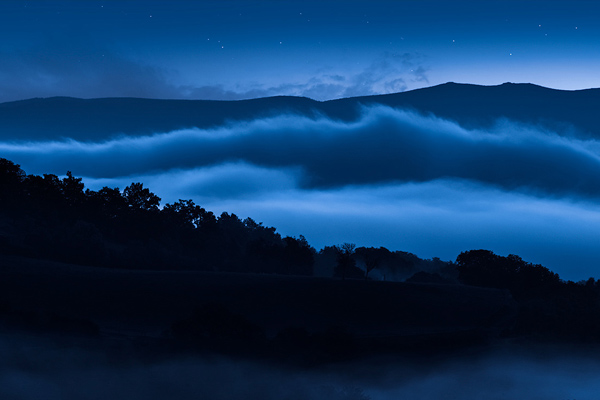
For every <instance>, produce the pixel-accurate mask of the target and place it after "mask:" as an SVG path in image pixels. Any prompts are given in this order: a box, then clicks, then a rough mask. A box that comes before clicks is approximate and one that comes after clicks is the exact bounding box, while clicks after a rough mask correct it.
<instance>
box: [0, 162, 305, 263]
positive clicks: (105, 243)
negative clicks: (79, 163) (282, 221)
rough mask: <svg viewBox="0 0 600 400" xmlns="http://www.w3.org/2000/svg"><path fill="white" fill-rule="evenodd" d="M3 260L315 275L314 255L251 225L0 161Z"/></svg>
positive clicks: (137, 190) (138, 192)
mask: <svg viewBox="0 0 600 400" xmlns="http://www.w3.org/2000/svg"><path fill="white" fill-rule="evenodd" d="M0 204H1V205H2V206H1V208H0V250H1V251H2V252H3V253H5V254H6V253H9V254H17V255H25V256H28V257H36V258H45V259H51V260H57V261H63V262H68V263H76V264H84V265H91V266H101V267H113V268H133V269H135V268H138V269H196V270H208V271H232V272H257V273H281V274H294V275H312V272H313V263H314V256H315V250H314V249H313V248H312V247H310V246H309V245H308V243H307V242H306V240H305V239H304V238H303V237H300V238H293V237H281V235H279V234H278V233H276V232H275V228H269V227H265V226H263V225H262V224H261V223H257V222H255V221H254V220H252V219H251V218H246V219H245V220H241V219H240V218H238V217H237V216H236V215H235V214H228V213H223V214H221V215H220V216H219V217H216V216H215V215H214V214H213V213H212V212H210V211H206V210H205V209H204V208H202V207H200V206H198V205H196V204H194V202H193V201H192V200H180V201H178V202H175V203H173V204H166V205H165V206H164V207H163V208H162V209H161V208H159V206H160V198H159V197H158V196H156V195H155V194H154V193H152V192H150V190H149V189H147V188H145V187H144V186H143V184H142V183H132V184H131V185H129V186H127V187H126V188H125V189H124V190H123V191H120V190H119V189H118V188H108V187H104V188H102V189H101V190H98V191H92V190H89V189H87V190H84V185H83V183H82V181H81V178H75V177H73V175H72V174H71V173H70V172H68V173H67V176H66V177H64V178H62V179H60V178H59V177H57V176H56V175H50V174H44V175H43V176H37V175H26V174H25V172H24V171H23V170H21V168H20V166H19V165H17V164H14V163H13V162H11V161H8V160H6V159H0Z"/></svg>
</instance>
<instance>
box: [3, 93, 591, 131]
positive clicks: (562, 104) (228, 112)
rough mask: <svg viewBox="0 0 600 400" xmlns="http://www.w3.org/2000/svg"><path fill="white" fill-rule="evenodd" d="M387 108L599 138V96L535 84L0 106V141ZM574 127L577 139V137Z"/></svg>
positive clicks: (347, 117)
mask: <svg viewBox="0 0 600 400" xmlns="http://www.w3.org/2000/svg"><path fill="white" fill-rule="evenodd" d="M376 104H381V105H385V106H389V107H394V108H403V109H410V110H414V111H417V112H419V113H423V114H434V115H436V116H438V117H442V118H445V119H449V120H452V121H456V122H458V123H459V124H461V125H463V126H465V127H467V128H482V127H488V126H490V125H492V124H494V123H495V121H497V120H498V119H500V118H507V119H510V120H513V121H517V122H521V123H527V124H536V125H540V126H542V127H545V128H548V129H553V130H557V131H559V132H561V133H577V134H578V135H580V136H585V137H600V129H599V128H598V126H597V119H596V110H597V108H598V105H600V89H587V90H576V91H565V90H554V89H548V88H544V87H541V86H536V85H532V84H512V83H505V84H502V85H498V86H479V85H469V84H457V83H446V84H443V85H438V86H433V87H429V88H424V89H417V90H412V91H408V92H402V93H395V94H388V95H378V96H366V97H353V98H346V99H339V100H331V101H325V102H319V101H315V100H311V99H308V98H303V97H291V96H278V97H267V98H260V99H253V100H240V101H209V100H154V99H137V98H103V99H77V98H69V97H52V98H36V99H30V100H22V101H15V102H7V103H1V104H0V140H50V139H58V138H61V137H68V138H73V139H77V140H82V141H96V140H103V139H108V138H110V137H114V136H118V135H121V134H126V135H142V134H150V133H155V132H166V131H171V130H176V129H182V128H191V127H198V128H210V127H216V126H221V125H224V124H226V123H227V122H228V121H243V120H252V119H255V118H262V117H271V116H275V115H280V114H294V115H303V116H307V117H309V118H316V117H318V116H319V115H322V116H326V117H329V118H332V119H337V120H343V121H352V120H356V119H357V118H358V117H359V116H360V109H361V106H371V105H376ZM572 128H575V130H576V132H570V131H571V130H572Z"/></svg>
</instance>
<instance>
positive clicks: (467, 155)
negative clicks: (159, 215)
mask: <svg viewBox="0 0 600 400" xmlns="http://www.w3.org/2000/svg"><path fill="white" fill-rule="evenodd" d="M571 132H573V131H571ZM574 132H575V133H576V131H574ZM0 151H1V152H2V154H3V155H4V156H5V157H7V158H9V159H12V160H14V161H15V162H17V163H19V164H21V166H22V168H23V169H25V170H26V171H27V172H28V173H34V174H41V173H54V174H57V175H64V174H65V173H66V171H68V170H69V171H72V172H73V174H74V175H75V176H82V177H84V182H85V184H86V186H87V187H89V188H91V189H93V190H98V189H100V188H101V187H103V186H109V187H119V188H121V189H122V188H124V187H125V186H127V185H129V184H130V183H131V182H138V181H139V182H143V183H144V184H145V186H146V187H149V188H150V189H151V190H152V191H153V192H155V193H156V194H158V195H159V196H160V197H161V198H162V200H163V201H162V204H163V205H164V204H165V203H167V202H173V201H176V200H178V199H193V200H194V201H195V202H196V203H197V204H200V205H202V206H203V207H205V208H206V209H208V210H211V211H214V212H215V213H217V214H218V213H220V212H223V211H227V212H233V213H236V214H238V215H239V216H241V217H247V216H250V217H252V218H253V219H255V220H257V221H261V222H263V223H264V224H265V225H268V226H275V227H276V228H277V229H278V231H279V232H281V233H282V234H285V235H292V236H297V235H300V234H303V235H305V236H306V237H307V239H308V240H309V242H310V243H311V244H312V245H313V246H315V247H317V248H320V247H322V246H325V245H333V244H336V243H341V242H344V241H350V242H355V243H357V244H358V245H365V246H386V247H388V248H390V249H397V250H404V251H411V252H414V253H416V254H418V255H420V256H422V257H440V258H442V259H447V260H453V259H454V258H455V257H456V256H457V255H458V254H459V253H460V252H461V251H464V250H469V249H475V248H490V249H493V250H494V251H496V252H498V253H500V254H509V253H513V254H519V255H521V256H522V257H524V258H526V259H528V260H530V261H531V262H534V263H541V264H543V265H544V266H546V267H548V268H550V269H552V270H554V271H556V272H558V273H559V274H560V275H561V277H563V278H564V279H573V280H581V279H586V278H587V277H589V276H594V275H596V274H597V273H596V259H597V257H598V255H599V254H598V250H597V248H596V245H595V244H596V243H597V242H598V239H599V238H600V224H598V223H597V221H598V220H599V219H600V207H598V205H597V204H596V202H597V200H598V198H599V197H600V189H599V188H600V145H599V143H598V141H597V140H595V139H590V138H583V135H581V137H579V136H578V135H577V134H570V135H565V134H562V133H561V134H558V133H555V132H553V131H549V130H548V129H547V128H540V127H536V126H532V125H524V124H517V123H512V122H510V121H508V120H499V121H498V122H497V123H496V125H495V127H493V128H489V129H483V128H482V129H475V128H471V129H466V128H463V127H461V126H460V125H459V124H457V123H455V122H451V121H448V120H444V119H441V118H437V117H435V116H424V115H421V114H417V113H413V112H408V111H404V110H399V109H393V108H388V107H383V106H374V107H369V108H363V111H362V117H361V118H359V119H358V120H357V121H354V122H342V121H339V120H334V119H329V118H326V117H318V118H309V117H305V116H298V115H291V114H289V115H280V116H277V117H271V118H264V119H255V120H250V121H241V122H240V121H237V122H233V121H232V122H229V123H228V124H226V125H225V126H221V127H217V128H213V129H184V130H177V131H172V132H164V133H154V134H148V135H145V136H121V137H118V138H107V139H106V140H104V141H97V142H82V141H77V140H74V139H65V140H60V141H45V142H41V141H28V140H22V141H16V142H15V141H4V142H0Z"/></svg>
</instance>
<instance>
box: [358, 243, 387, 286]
mask: <svg viewBox="0 0 600 400" xmlns="http://www.w3.org/2000/svg"><path fill="white" fill-rule="evenodd" d="M385 251H387V249H385ZM382 253H383V251H382V249H381V248H379V249H376V248H374V247H359V248H357V249H356V250H355V255H356V258H358V259H359V260H360V261H362V263H363V264H364V266H365V280H367V279H369V272H371V271H373V270H374V269H375V268H377V267H379V265H380V263H381V261H382Z"/></svg>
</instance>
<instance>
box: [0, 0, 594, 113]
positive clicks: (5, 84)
mask: <svg viewBox="0 0 600 400" xmlns="http://www.w3.org/2000/svg"><path fill="white" fill-rule="evenodd" d="M599 13H600V3H598V2H596V1H493V0H491V1H487V0H486V1H481V2H473V1H447V0H443V1H429V0H424V1H416V0H404V1H403V0H400V1H383V0H372V1H355V0H344V1H322V0H320V1H313V0H302V1H295V0H294V1H267V0H264V1H239V0H218V1H217V0H215V1H208V0H205V1H178V0H174V1H127V0H125V1H88V0H86V1H10V0H8V1H2V2H1V3H0V30H1V31H0V32H1V35H2V37H3V40H2V41H0V77H1V81H0V101H7V100H16V99H23V98H30V97H36V96H42V97H43V96H55V95H66V96H76V97H86V98H87V97H107V96H133V97H140V96H142V97H154V98H193V99H239V98H253V97H262V96H267V95H282V94H286V95H298V96H307V97H310V98H313V99H317V100H325V99H332V98H339V97H348V96H359V95H367V94H381V93H389V92H399V91H404V90H410V89H415V88H419V87H425V86H431V85H436V84H440V83H444V82H448V81H454V82H464V83H475V84H485V85H493V84H500V83H503V82H507V81H510V82H530V83H535V84H538V85H542V86H546V87H552V88H557V89H582V88H589V87H599V86H600V75H598V73H597V64H598V60H599V58H600V53H599V52H598V47H597V44H598V43H599V42H600V25H599V24H598V23H597V16H598V15H599Z"/></svg>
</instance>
